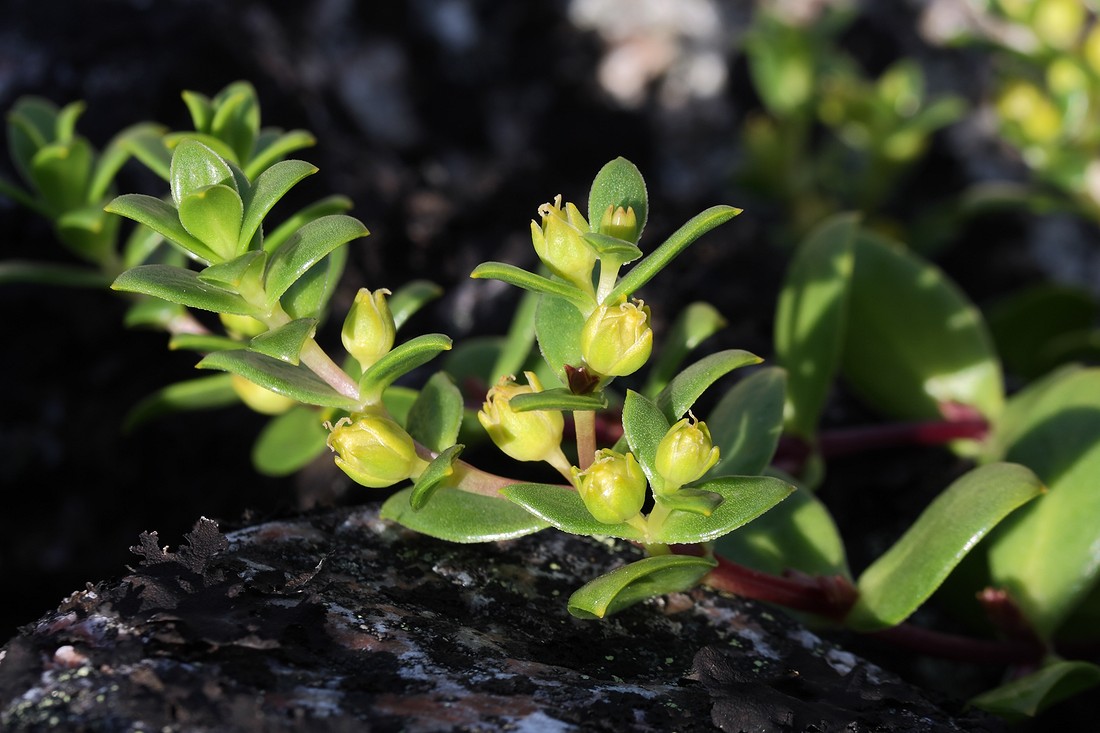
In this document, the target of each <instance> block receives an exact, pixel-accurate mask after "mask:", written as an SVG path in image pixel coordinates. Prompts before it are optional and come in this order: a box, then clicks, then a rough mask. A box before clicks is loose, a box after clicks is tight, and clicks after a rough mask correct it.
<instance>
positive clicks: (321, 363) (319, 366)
mask: <svg viewBox="0 0 1100 733" xmlns="http://www.w3.org/2000/svg"><path fill="white" fill-rule="evenodd" d="M298 358H299V359H301V361H302V363H303V364H305V365H306V366H307V367H309V370H310V371H311V372H313V373H314V374H316V375H317V376H318V377H320V378H321V379H323V380H324V381H325V382H326V383H328V385H329V386H330V387H332V388H333V389H335V390H336V391H337V392H339V393H340V394H342V395H344V396H345V397H348V398H350V399H353V400H355V401H356V402H358V401H359V385H358V384H357V383H356V382H355V380H353V379H352V378H351V377H349V376H348V373H347V372H345V371H344V370H343V369H341V368H340V366H339V365H338V364H337V363H336V362H334V361H333V360H332V358H331V357H330V356H329V355H328V354H327V353H325V350H324V349H322V348H321V347H320V345H319V344H318V343H317V342H316V341H314V340H313V339H309V340H308V341H306V343H305V346H303V347H302V352H301V354H299V355H298Z"/></svg>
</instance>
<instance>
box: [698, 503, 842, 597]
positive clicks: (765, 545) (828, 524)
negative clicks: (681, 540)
mask: <svg viewBox="0 0 1100 733" xmlns="http://www.w3.org/2000/svg"><path fill="white" fill-rule="evenodd" d="M714 552H715V553H716V554H718V555H721V556H722V557H726V558H729V559H730V560H733V561H734V562H737V563H740V564H742V565H745V566H747V567H750V568H753V569H755V570H759V571H761V572H765V573H771V574H773V575H782V574H783V573H785V572H787V571H788V570H797V571H799V572H801V573H805V574H807V575H822V576H833V575H840V576H842V577H844V578H851V572H850V571H849V570H848V561H847V559H846V557H845V553H844V541H843V540H842V539H841V537H840V532H839V531H838V530H837V527H836V523H835V522H834V521H833V518H832V515H830V514H829V510H828V509H827V508H826V507H825V505H824V504H822V503H821V500H820V499H818V498H817V497H816V496H814V494H813V492H811V491H807V490H806V489H798V490H796V491H795V492H794V493H792V494H791V495H790V496H789V497H787V499H786V500H784V501H781V502H779V504H778V505H777V506H775V507H773V508H772V509H769V510H768V511H766V512H764V514H762V515H761V516H759V517H757V518H756V519H754V520H753V521H751V522H749V523H748V524H747V525H745V526H744V527H742V528H741V529H739V530H737V531H736V532H730V533H729V534H727V535H723V536H722V537H720V538H718V540H717V541H716V542H715V545H714Z"/></svg>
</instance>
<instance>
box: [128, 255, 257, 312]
mask: <svg viewBox="0 0 1100 733" xmlns="http://www.w3.org/2000/svg"><path fill="white" fill-rule="evenodd" d="M111 289H112V290H121V291H123V292H129V293H142V294H143V295H152V296H154V297H156V298H162V299H164V300H167V301H170V302H172V303H179V304H180V305H185V306H187V307H188V308H200V309H202V310H209V311H214V312H216V313H229V314H233V315H239V316H248V315H253V308H252V307H251V306H250V305H248V303H246V302H245V301H244V299H243V298H241V296H239V295H236V294H235V293H231V292H229V291H228V290H224V289H222V288H219V287H216V286H214V285H211V284H209V283H205V282H203V281H202V280H200V279H199V277H198V275H197V274H196V273H195V272H194V271H193V270H185V269H184V268H182V267H172V266H171V265H141V266H139V267H135V268H133V269H131V270H127V271H126V272H124V273H122V274H121V275H119V276H118V278H116V279H115V281H114V283H113V284H112V285H111Z"/></svg>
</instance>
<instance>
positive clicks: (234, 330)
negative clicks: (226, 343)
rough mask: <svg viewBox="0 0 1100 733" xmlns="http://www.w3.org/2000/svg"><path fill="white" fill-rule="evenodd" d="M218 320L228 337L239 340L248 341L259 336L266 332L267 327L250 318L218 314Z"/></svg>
mask: <svg viewBox="0 0 1100 733" xmlns="http://www.w3.org/2000/svg"><path fill="white" fill-rule="evenodd" d="M218 319H219V320H220V321H221V322H222V325H223V326H225V330H226V332H227V333H228V334H229V335H230V336H233V337H235V338H239V339H250V338H252V337H253V336H259V335H260V334H261V333H264V332H265V331H267V326H265V325H264V324H263V323H261V322H260V321H257V320H256V319H255V318H253V317H252V316H239V315H236V314H233V313H219V314H218Z"/></svg>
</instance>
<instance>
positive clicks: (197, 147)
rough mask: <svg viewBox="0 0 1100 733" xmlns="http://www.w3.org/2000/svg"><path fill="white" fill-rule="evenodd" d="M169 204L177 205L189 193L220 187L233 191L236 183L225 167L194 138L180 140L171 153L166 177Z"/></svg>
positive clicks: (225, 164)
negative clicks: (169, 198)
mask: <svg viewBox="0 0 1100 733" xmlns="http://www.w3.org/2000/svg"><path fill="white" fill-rule="evenodd" d="M168 184H169V186H170V187H171V189H172V201H173V203H175V204H176V205H177V206H179V204H180V202H181V201H183V200H184V199H185V198H186V197H187V196H189V195H190V194H193V193H195V192H196V191H198V190H200V189H203V188H206V187H207V186H214V185H217V184H222V185H224V186H229V187H230V188H232V189H234V190H236V188H237V183H236V180H235V179H234V177H233V171H232V170H231V169H230V167H229V164H228V163H226V162H225V160H223V159H222V157H221V156H220V155H218V154H217V153H215V152H214V151H213V150H211V149H210V148H208V147H207V146H205V145H203V144H202V143H200V142H199V141H198V140H194V139H184V140H181V141H180V142H179V144H178V145H176V149H175V150H174V151H173V152H172V167H171V169H170V171H169V174H168Z"/></svg>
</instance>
